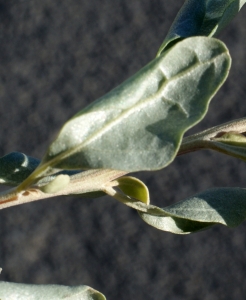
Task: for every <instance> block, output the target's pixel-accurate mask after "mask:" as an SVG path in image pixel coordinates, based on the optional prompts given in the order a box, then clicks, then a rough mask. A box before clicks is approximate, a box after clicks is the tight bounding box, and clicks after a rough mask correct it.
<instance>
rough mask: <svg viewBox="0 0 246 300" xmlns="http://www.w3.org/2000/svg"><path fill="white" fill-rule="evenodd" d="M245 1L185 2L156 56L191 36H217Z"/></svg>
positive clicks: (195, 0) (213, 0)
mask: <svg viewBox="0 0 246 300" xmlns="http://www.w3.org/2000/svg"><path fill="white" fill-rule="evenodd" d="M245 2H246V1H245V0H199V1H197V0H186V1H185V3H184V5H183V6H182V8H181V9H180V11H179V12H178V15H177V17H176V18H175V20H174V22H173V24H172V26H171V28H170V30H169V32H168V34H167V36H166V38H165V40H164V42H163V43H162V45H161V47H160V49H159V51H158V54H157V56H159V55H160V54H161V53H162V52H163V51H165V50H166V49H167V48H168V47H170V46H171V45H173V44H175V43H176V42H178V41H180V40H181V39H184V38H188V37H191V36H198V35H199V36H202V35H203V36H209V37H212V36H214V35H217V34H218V33H219V32H220V31H221V30H222V29H223V28H224V27H225V26H226V25H227V24H228V23H229V22H230V21H231V20H232V19H233V18H234V16H235V15H236V14H237V13H238V12H239V10H240V9H241V8H242V6H243V5H244V4H245Z"/></svg>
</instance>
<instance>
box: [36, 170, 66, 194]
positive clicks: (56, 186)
mask: <svg viewBox="0 0 246 300" xmlns="http://www.w3.org/2000/svg"><path fill="white" fill-rule="evenodd" d="M69 182H70V177H69V176H68V175H65V174H60V175H57V176H56V177H55V179H54V180H52V181H51V182H49V183H48V184H46V185H44V186H42V187H41V188H40V190H41V191H42V192H44V193H47V194H54V193H56V192H58V191H61V190H63V189H64V188H65V187H66V186H67V185H68V184H69Z"/></svg>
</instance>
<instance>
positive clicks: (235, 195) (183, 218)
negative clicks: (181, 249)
mask: <svg viewBox="0 0 246 300" xmlns="http://www.w3.org/2000/svg"><path fill="white" fill-rule="evenodd" d="M162 211H163V215H162V214H161V212H159V213H158V212H155V213H154V214H153V213H151V212H139V215H140V217H141V218H142V219H143V220H144V221H145V222H146V223H148V224H149V225H152V226H154V227H156V228H158V229H161V230H164V231H170V232H173V233H177V234H186V233H191V232H195V231H198V230H203V229H207V228H208V227H210V226H212V225H215V224H222V225H226V226H228V227H235V226H238V225H239V224H241V223H242V222H243V221H244V220H245V219H246V189H243V188H216V189H211V190H207V191H205V192H202V193H200V194H197V195H195V196H193V197H190V198H187V199H185V200H183V201H180V202H178V203H176V204H174V205H170V206H168V207H165V208H163V209H162ZM158 214H159V215H158ZM164 214H166V215H164Z"/></svg>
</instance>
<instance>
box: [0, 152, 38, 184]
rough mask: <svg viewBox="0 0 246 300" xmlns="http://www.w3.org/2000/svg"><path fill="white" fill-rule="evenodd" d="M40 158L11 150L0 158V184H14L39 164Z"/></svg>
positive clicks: (19, 181)
mask: <svg viewBox="0 0 246 300" xmlns="http://www.w3.org/2000/svg"><path fill="white" fill-rule="evenodd" d="M39 163H40V160H39V159H36V158H33V157H30V156H27V155H25V154H23V153H20V152H11V153H9V154H7V155H5V156H3V157H1V158H0V184H5V185H13V186H16V185H18V184H19V183H21V182H22V181H23V180H24V179H26V178H27V177H28V176H29V175H30V174H31V173H32V172H33V171H34V170H35V169H36V168H37V166H38V165H39Z"/></svg>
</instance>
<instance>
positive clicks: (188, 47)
mask: <svg viewBox="0 0 246 300" xmlns="http://www.w3.org/2000/svg"><path fill="white" fill-rule="evenodd" d="M229 68H230V56H229V53H228V50H227V48H226V46H225V45H224V44H223V43H222V42H220V41H218V40H216V39H211V38H206V37H193V38H190V39H186V40H184V41H182V42H180V43H178V44H177V45H175V46H174V47H173V48H171V50H170V51H169V52H167V53H166V54H165V55H164V56H160V57H159V58H156V59H155V60H153V61H152V62H150V63H149V64H148V65H147V66H146V67H144V68H143V69H142V70H140V71H139V72H138V73H137V74H136V75H134V76H133V77H131V78H130V79H128V80H127V81H126V82H124V83H123V84H121V85H120V86H119V87H117V88H115V89H114V90H112V91H111V92H109V93H108V94H107V95H105V96H104V97H102V98H100V99H99V100H98V101H96V102H94V103H92V104H91V105H90V106H88V107H87V108H85V109H84V110H82V111H80V112H79V113H78V114H76V115H75V116H74V117H73V118H72V119H70V120H69V121H68V122H67V123H66V124H65V125H64V126H63V128H62V130H61V132H60V133H59V135H58V137H57V139H56V140H55V141H54V142H53V143H52V144H51V145H50V147H49V149H48V151H47V153H46V155H45V157H44V159H43V160H42V163H41V165H40V167H39V168H38V169H37V170H36V171H35V172H34V174H33V175H32V178H35V177H37V176H40V174H42V173H44V172H45V171H46V170H47V169H48V168H49V167H53V166H55V167H58V168H62V169H98V168H109V169H116V170H125V171H127V172H133V171H139V170H156V169H161V168H163V167H165V166H166V165H168V164H169V163H171V161H172V160H173V159H174V157H175V155H176V153H177V150H178V148H179V145H180V141H181V139H182V137H183V134H184V132H185V131H186V130H188V129H189V128H190V127H192V126H194V125H195V124H196V123H198V122H199V121H200V120H201V119H202V118H203V117H204V115H205V114H206V112H207V109H208V104H209V102H210V100H211V98H212V97H213V96H214V94H215V93H216V91H217V90H218V89H219V87H220V86H221V85H222V84H223V82H224V81H225V79H226V77H227V75H228V71H229ZM29 180H31V178H29Z"/></svg>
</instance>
